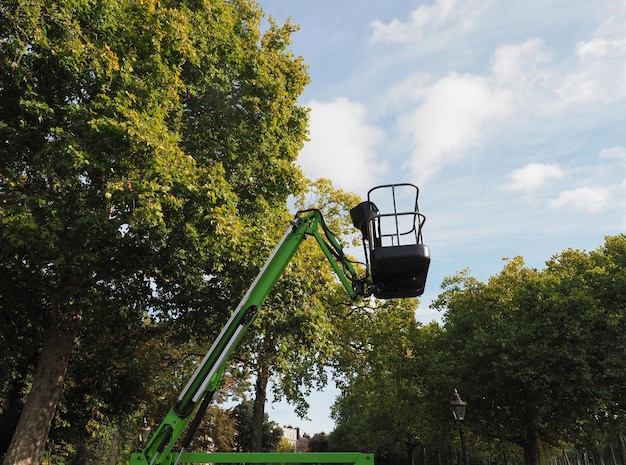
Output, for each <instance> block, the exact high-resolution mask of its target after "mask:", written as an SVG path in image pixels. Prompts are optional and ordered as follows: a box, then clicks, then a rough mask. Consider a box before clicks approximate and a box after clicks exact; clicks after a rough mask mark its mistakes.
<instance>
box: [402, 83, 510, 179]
mask: <svg viewBox="0 0 626 465" xmlns="http://www.w3.org/2000/svg"><path fill="white" fill-rule="evenodd" d="M510 110H511V107H510V96H509V95H508V94H507V93H506V92H502V91H500V90H498V89H494V88H492V87H491V86H490V84H489V82H488V80H486V79H485V78H482V77H479V76H474V75H469V74H463V75H461V74H456V73H452V74H450V75H448V76H446V77H444V78H442V79H440V80H438V81H437V82H435V83H434V84H433V85H432V86H430V87H429V88H427V89H425V90H424V92H423V96H422V101H421V104H420V105H419V106H417V107H416V108H415V109H414V110H413V111H411V112H409V113H408V114H406V115H404V116H402V117H400V119H399V126H400V129H401V130H402V131H404V132H406V133H409V134H410V135H411V136H410V137H411V139H412V143H413V150H412V153H411V159H410V161H409V166H410V168H411V170H412V171H413V174H414V176H415V177H416V178H417V179H418V181H419V182H420V183H421V182H423V181H424V180H425V179H427V178H429V177H431V176H432V175H434V174H435V173H437V172H438V171H439V169H440V168H441V167H442V166H443V165H445V164H448V163H451V162H454V161H457V160H459V159H460V158H462V157H463V155H464V154H465V153H466V151H467V150H468V149H470V148H472V147H475V146H476V145H477V144H479V143H480V142H481V141H482V139H483V138H484V136H485V133H486V132H487V131H488V130H489V129H491V126H492V124H493V123H494V122H495V121H500V120H502V119H503V118H505V117H506V116H507V115H508V114H509V113H510Z"/></svg>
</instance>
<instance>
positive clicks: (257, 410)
mask: <svg viewBox="0 0 626 465" xmlns="http://www.w3.org/2000/svg"><path fill="white" fill-rule="evenodd" d="M268 382H269V370H268V368H267V367H266V366H265V365H264V364H261V366H260V367H259V370H258V372H257V378H256V384H255V391H256V392H255V398H254V406H253V408H252V431H251V432H250V436H251V437H250V451H251V452H263V421H264V420H265V400H266V399H267V384H268Z"/></svg>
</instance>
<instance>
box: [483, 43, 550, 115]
mask: <svg viewBox="0 0 626 465" xmlns="http://www.w3.org/2000/svg"><path fill="white" fill-rule="evenodd" d="M551 60H552V56H551V54H550V52H549V51H548V50H547V48H546V46H545V44H544V42H543V41H542V40H540V39H536V38H535V39H529V40H526V41H524V42H522V43H519V44H507V45H503V46H501V47H498V48H497V49H496V50H495V51H494V52H493V54H492V56H491V71H492V79H493V80H494V86H497V87H500V88H503V89H508V90H509V91H510V92H511V95H512V96H514V97H515V104H516V105H517V106H525V107H528V106H532V105H542V101H543V100H544V99H545V93H546V91H547V89H549V87H550V85H551V84H552V81H553V79H554V72H553V70H551V69H550V68H549V67H548V65H549V64H550V62H551ZM540 95H541V96H540Z"/></svg>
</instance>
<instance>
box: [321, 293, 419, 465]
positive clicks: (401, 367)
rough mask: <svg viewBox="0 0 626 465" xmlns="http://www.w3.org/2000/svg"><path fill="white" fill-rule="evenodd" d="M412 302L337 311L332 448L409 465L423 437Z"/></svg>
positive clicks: (410, 300) (391, 301)
mask: <svg viewBox="0 0 626 465" xmlns="http://www.w3.org/2000/svg"><path fill="white" fill-rule="evenodd" d="M415 304H416V300H415V299H399V300H388V301H376V300H373V301H372V302H368V303H367V305H363V306H351V307H344V308H343V318H341V320H342V324H340V326H339V328H340V331H339V333H338V342H339V345H340V349H339V350H338V351H337V352H336V354H335V358H334V359H335V362H336V369H337V374H338V379H337V382H338V386H339V387H340V388H341V395H340V396H339V398H338V399H337V401H336V403H335V404H334V406H333V418H334V419H335V421H336V429H335V430H334V431H333V432H332V434H331V435H330V442H331V447H333V448H334V449H339V450H341V449H345V448H348V449H349V450H361V451H364V452H375V453H376V456H377V460H378V461H381V462H383V463H385V462H393V461H394V460H398V461H402V462H405V461H408V462H409V463H414V458H415V452H416V451H417V448H418V446H419V445H420V444H421V443H422V441H423V439H424V435H425V433H426V426H425V424H426V422H425V420H426V418H427V417H426V415H424V414H423V405H424V404H423V401H422V400H423V396H424V390H423V380H422V379H421V373H420V370H419V368H418V367H419V364H420V356H421V354H420V352H419V350H417V349H418V347H419V343H418V342H417V340H418V338H419V332H420V328H419V324H418V323H417V322H416V321H415V316H414V314H415Z"/></svg>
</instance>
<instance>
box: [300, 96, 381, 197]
mask: <svg viewBox="0 0 626 465" xmlns="http://www.w3.org/2000/svg"><path fill="white" fill-rule="evenodd" d="M307 106H308V107H310V108H311V114H310V123H309V130H310V135H309V138H310V141H309V142H307V143H306V145H305V146H304V148H303V149H302V151H301V152H300V155H299V157H298V163H299V164H300V166H301V168H302V169H303V171H304V172H305V174H306V175H307V176H308V177H310V178H312V179H317V178H328V179H331V180H332V181H333V184H334V185H335V187H339V188H342V189H345V190H349V191H353V192H356V193H363V192H367V189H369V188H370V187H371V186H372V185H373V184H375V183H376V180H377V179H378V177H379V175H380V174H381V173H384V172H385V171H386V165H385V164H384V163H382V162H380V161H378V160H377V159H376V147H377V146H378V145H379V144H380V143H381V142H382V141H383V139H384V137H385V136H384V133H383V131H382V130H381V129H379V128H377V127H376V126H373V125H371V124H370V123H368V121H367V109H366V108H365V105H363V104H362V103H359V102H351V101H349V100H347V99H346V98H337V99H335V100H334V101H332V102H326V103H325V102H318V101H312V102H309V103H308V104H307Z"/></svg>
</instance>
